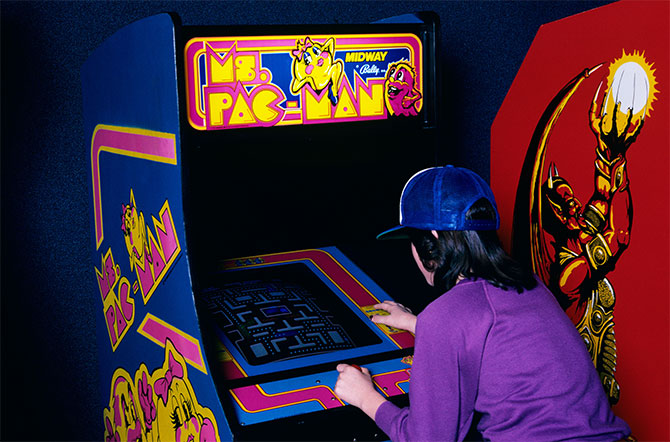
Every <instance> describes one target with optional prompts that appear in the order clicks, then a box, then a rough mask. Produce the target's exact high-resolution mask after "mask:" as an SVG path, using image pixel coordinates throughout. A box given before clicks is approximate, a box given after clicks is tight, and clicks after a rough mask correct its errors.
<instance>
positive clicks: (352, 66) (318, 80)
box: [184, 34, 423, 130]
mask: <svg viewBox="0 0 670 442" xmlns="http://www.w3.org/2000/svg"><path fill="white" fill-rule="evenodd" d="M184 55H185V68H186V94H187V110H188V120H189V123H190V125H191V126H192V127H193V128H195V129H197V130H220V129H234V128H246V127H259V126H261V127H269V126H287V125H300V124H319V123H332V122H342V121H360V120H378V119H385V118H388V117H389V116H391V115H397V116H404V117H408V116H415V115H418V114H419V112H420V111H421V108H422V105H423V100H422V98H423V80H422V78H423V58H422V57H423V55H422V45H421V41H420V40H419V39H418V37H417V36H416V35H413V34H374V35H351V34H345V35H285V36H252V37H207V38H194V39H191V40H190V41H189V42H188V43H187V44H186V46H185V48H184Z"/></svg>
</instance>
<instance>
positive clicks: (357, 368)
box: [351, 364, 363, 372]
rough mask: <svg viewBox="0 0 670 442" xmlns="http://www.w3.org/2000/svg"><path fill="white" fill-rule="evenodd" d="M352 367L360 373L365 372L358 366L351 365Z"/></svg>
mask: <svg viewBox="0 0 670 442" xmlns="http://www.w3.org/2000/svg"><path fill="white" fill-rule="evenodd" d="M351 366H352V367H354V368H355V369H356V370H358V371H360V372H363V369H362V368H361V367H359V366H358V365H356V364H351Z"/></svg>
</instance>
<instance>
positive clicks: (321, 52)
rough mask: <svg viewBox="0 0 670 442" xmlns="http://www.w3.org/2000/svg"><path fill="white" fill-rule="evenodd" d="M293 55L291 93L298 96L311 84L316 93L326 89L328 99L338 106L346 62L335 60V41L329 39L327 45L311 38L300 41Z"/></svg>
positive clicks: (292, 52)
mask: <svg viewBox="0 0 670 442" xmlns="http://www.w3.org/2000/svg"><path fill="white" fill-rule="evenodd" d="M291 54H292V55H293V65H292V70H293V81H292V82H291V92H292V93H294V94H296V93H298V91H300V89H302V88H303V87H304V86H305V84H309V85H310V86H311V87H312V89H314V91H316V92H321V91H322V90H324V89H325V88H326V87H329V89H328V98H329V99H330V101H331V103H333V105H336V104H337V100H338V94H339V89H340V83H341V82H342V72H343V71H344V62H342V60H340V59H337V60H335V59H334V54H335V39H333V38H332V37H331V38H329V39H328V40H327V41H326V42H325V43H323V44H319V43H317V42H313V41H312V40H310V38H309V37H305V40H304V41H300V40H298V41H297V42H296V48H295V49H294V50H293V51H291Z"/></svg>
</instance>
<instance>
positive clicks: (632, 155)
mask: <svg viewBox="0 0 670 442" xmlns="http://www.w3.org/2000/svg"><path fill="white" fill-rule="evenodd" d="M669 22H670V3H668V2H628V1H623V2H618V3H614V4H611V5H608V6H604V7H601V8H598V9H594V10H592V11H588V12H584V13H582V14H579V15H576V16H573V17H568V18H566V19H563V20H560V21H557V22H553V23H549V24H546V25H544V26H542V27H541V28H540V30H539V32H538V33H537V36H536V37H535V40H534V42H533V44H532V46H531V48H530V50H529V51H528V54H527V55H526V59H525V60H524V62H523V65H522V66H521V69H520V70H519V72H518V74H517V76H516V79H515V80H514V83H513V84H512V87H511V88H510V90H509V93H508V94H507V97H506V98H505V101H504V103H503V105H502V107H501V109H500V111H499V113H498V115H497V117H496V119H495V122H494V124H493V127H492V130H491V139H492V145H491V183H492V187H493V190H494V192H495V194H496V199H497V201H498V208H499V210H500V213H501V219H502V221H503V222H502V225H501V230H500V232H501V233H502V235H501V237H502V238H503V239H504V241H505V243H506V244H507V246H508V247H509V248H510V249H511V250H512V251H513V253H514V254H515V255H516V256H517V257H519V258H521V259H524V260H527V261H528V262H529V263H531V264H532V266H533V269H534V270H535V272H536V273H537V274H538V275H540V276H541V277H542V278H543V279H544V281H545V283H547V285H548V286H549V287H550V288H551V289H552V291H553V292H554V294H555V295H556V297H557V299H558V301H559V302H560V303H561V305H562V306H563V307H564V309H565V311H566V313H567V314H568V315H569V316H570V317H571V318H572V320H573V322H574V323H575V326H576V327H577V329H578V330H579V332H580V334H581V335H582V337H583V339H584V343H585V345H586V346H587V348H588V350H589V352H590V353H591V357H592V359H593V362H594V364H595V366H596V369H597V370H598V372H599V374H600V377H601V379H602V382H603V387H604V388H605V391H606V392H607V394H608V395H609V398H610V402H611V403H612V405H613V406H614V411H615V413H617V414H618V415H619V416H621V417H622V418H624V419H625V420H626V421H627V422H628V424H629V425H630V426H631V428H632V430H633V434H634V435H635V437H637V438H638V439H639V440H669V439H670V429H669V428H668V422H669V419H668V417H669V416H670V410H669V403H668V397H670V385H669V383H670V364H669V356H668V349H669V348H670V341H669V339H670V329H669V328H668V324H669V323H670V319H669V318H670V314H669V305H670V304H669V294H670V279H669V278H670V272H668V269H669V268H670V261H669V259H670V239H669V238H670V237H669V232H670V229H669V228H668V227H669V225H668V219H669V216H668V215H669V206H668V202H669V201H670V188H669V185H668V183H669V181H668V170H669V166H670V164H669V159H670V156H669V155H668V152H669V148H670V136H669V134H670V132H669V131H668V121H670V104H669V103H670V102H669V101H668V98H669V95H668V90H669V89H668V86H669V85H670V75H669V72H670V71H669V70H668V69H669V68H670V63H669V54H670V35H669V33H668V32H669V31H668V29H670V23H669ZM633 215H634V216H633Z"/></svg>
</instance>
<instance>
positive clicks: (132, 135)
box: [91, 125, 177, 250]
mask: <svg viewBox="0 0 670 442" xmlns="http://www.w3.org/2000/svg"><path fill="white" fill-rule="evenodd" d="M104 151H108V152H111V153H115V154H118V155H124V156H130V157H136V158H143V159H147V160H151V161H158V162H162V163H170V164H175V165H176V164H177V148H176V141H175V137H174V135H172V134H164V133H161V132H151V131H146V130H142V129H132V128H123V127H118V128H114V127H113V126H103V125H98V126H97V127H96V129H95V131H94V133H93V139H92V140H91V172H92V180H93V182H92V186H93V211H94V217H95V239H96V250H97V249H98V248H100V245H101V244H102V240H103V237H104V232H103V225H102V197H101V189H100V153H101V152H104Z"/></svg>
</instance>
